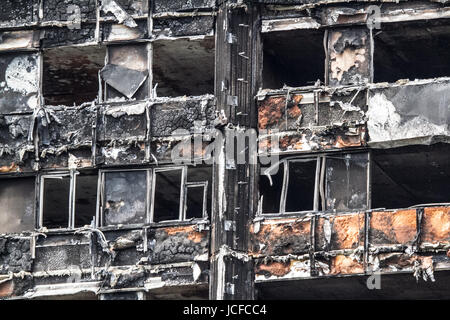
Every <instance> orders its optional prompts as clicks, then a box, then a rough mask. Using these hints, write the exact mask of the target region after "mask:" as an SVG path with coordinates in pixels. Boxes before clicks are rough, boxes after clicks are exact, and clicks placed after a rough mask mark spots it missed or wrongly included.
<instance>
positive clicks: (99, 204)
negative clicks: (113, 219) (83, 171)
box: [95, 170, 104, 228]
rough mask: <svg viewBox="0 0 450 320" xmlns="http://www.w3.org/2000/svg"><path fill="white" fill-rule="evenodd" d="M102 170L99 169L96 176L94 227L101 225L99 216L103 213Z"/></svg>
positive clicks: (101, 221)
mask: <svg viewBox="0 0 450 320" xmlns="http://www.w3.org/2000/svg"><path fill="white" fill-rule="evenodd" d="M103 182H104V179H103V171H101V170H100V171H99V173H98V178H97V205H96V207H95V227H97V228H98V227H100V226H102V223H103V219H102V218H100V214H102V215H103V212H102V211H103Z"/></svg>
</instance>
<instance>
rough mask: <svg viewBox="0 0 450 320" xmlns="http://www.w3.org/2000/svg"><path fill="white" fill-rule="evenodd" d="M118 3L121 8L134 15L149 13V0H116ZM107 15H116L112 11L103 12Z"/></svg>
mask: <svg viewBox="0 0 450 320" xmlns="http://www.w3.org/2000/svg"><path fill="white" fill-rule="evenodd" d="M115 2H116V4H117V5H118V6H120V8H121V9H123V10H125V12H126V13H127V14H129V15H132V16H146V15H147V14H148V1H147V0H115ZM102 14H103V16H106V17H114V15H113V14H112V13H111V12H108V13H107V14H104V12H103V13H102Z"/></svg>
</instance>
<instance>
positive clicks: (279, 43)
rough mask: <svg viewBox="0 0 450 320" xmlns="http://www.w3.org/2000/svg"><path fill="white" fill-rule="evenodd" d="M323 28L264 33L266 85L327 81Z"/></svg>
mask: <svg viewBox="0 0 450 320" xmlns="http://www.w3.org/2000/svg"><path fill="white" fill-rule="evenodd" d="M323 37H324V34H323V32H322V31H318V30H294V31H282V32H270V33H266V34H264V35H263V49H264V57H263V88H267V89H277V88H281V87H283V85H284V84H286V85H288V86H291V87H301V86H308V85H314V83H315V82H316V81H317V80H318V79H319V80H320V81H322V82H323V80H324V66H325V52H324V49H323Z"/></svg>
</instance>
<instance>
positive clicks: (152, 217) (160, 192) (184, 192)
mask: <svg viewBox="0 0 450 320" xmlns="http://www.w3.org/2000/svg"><path fill="white" fill-rule="evenodd" d="M211 180H212V172H211V168H210V167H192V168H187V167H185V166H180V167H161V168H154V169H152V168H149V169H141V170H129V171H118V170H114V171H103V172H102V181H101V188H102V192H101V200H100V212H101V216H100V226H111V225H118V224H145V223H149V222H155V223H158V222H166V221H185V220H193V219H203V218H205V217H207V214H208V208H209V207H210V206H211V192H212V191H211V189H212V188H211V185H212V182H211Z"/></svg>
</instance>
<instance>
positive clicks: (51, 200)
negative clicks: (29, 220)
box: [39, 171, 98, 229]
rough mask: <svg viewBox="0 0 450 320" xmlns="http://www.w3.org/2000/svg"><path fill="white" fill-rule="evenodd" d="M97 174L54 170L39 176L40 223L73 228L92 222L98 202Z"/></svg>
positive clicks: (40, 224)
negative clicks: (57, 171)
mask: <svg viewBox="0 0 450 320" xmlns="http://www.w3.org/2000/svg"><path fill="white" fill-rule="evenodd" d="M97 180H98V176H97V175H96V174H80V173H79V172H77V171H74V172H71V173H61V174H59V173H55V174H51V175H43V176H41V179H40V212H39V216H40V218H39V227H45V228H47V229H72V228H79V227H82V226H85V225H90V224H91V222H92V220H93V219H94V218H95V213H96V207H97V206H96V203H97Z"/></svg>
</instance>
